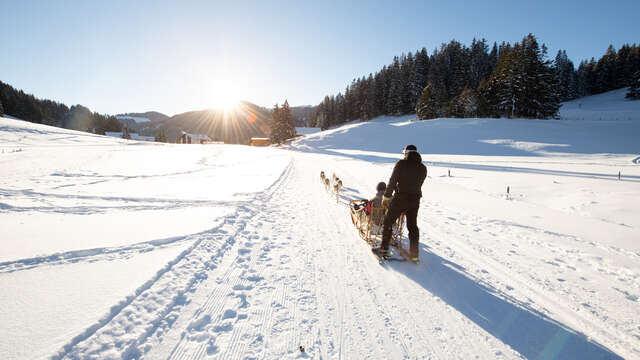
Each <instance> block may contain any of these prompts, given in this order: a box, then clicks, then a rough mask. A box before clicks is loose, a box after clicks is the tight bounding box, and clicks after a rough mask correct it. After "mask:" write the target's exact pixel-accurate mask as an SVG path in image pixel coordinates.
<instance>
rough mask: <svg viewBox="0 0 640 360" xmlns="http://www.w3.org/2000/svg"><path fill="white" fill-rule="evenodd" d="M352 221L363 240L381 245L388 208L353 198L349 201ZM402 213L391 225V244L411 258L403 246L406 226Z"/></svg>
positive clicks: (373, 245)
mask: <svg viewBox="0 0 640 360" xmlns="http://www.w3.org/2000/svg"><path fill="white" fill-rule="evenodd" d="M349 209H350V211H351V222H352V223H353V225H354V226H355V227H356V229H357V230H358V234H359V235H360V237H361V238H362V240H364V241H366V242H367V243H368V244H369V245H370V246H371V247H376V246H380V244H381V243H382V229H383V221H384V215H385V212H386V209H385V208H384V207H382V206H375V205H374V203H373V202H371V201H369V200H351V201H350V202H349ZM404 217H405V215H404V214H402V215H400V217H399V218H398V220H396V222H395V223H394V224H393V226H392V227H391V246H393V247H395V249H397V250H398V252H399V253H400V254H402V256H404V257H405V258H407V259H409V252H408V251H407V250H406V249H405V248H404V247H403V246H402V227H403V226H404Z"/></svg>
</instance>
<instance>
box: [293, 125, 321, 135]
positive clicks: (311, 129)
mask: <svg viewBox="0 0 640 360" xmlns="http://www.w3.org/2000/svg"><path fill="white" fill-rule="evenodd" d="M319 131H320V128H314V127H299V126H297V127H296V134H299V135H308V134H313V133H317V132H319Z"/></svg>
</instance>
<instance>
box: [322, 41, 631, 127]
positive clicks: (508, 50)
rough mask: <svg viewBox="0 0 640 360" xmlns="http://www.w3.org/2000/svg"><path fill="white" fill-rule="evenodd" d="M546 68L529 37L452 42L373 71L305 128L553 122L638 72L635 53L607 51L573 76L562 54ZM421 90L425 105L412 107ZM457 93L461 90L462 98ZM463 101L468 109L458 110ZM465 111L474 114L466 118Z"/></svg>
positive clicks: (329, 101) (540, 49)
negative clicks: (473, 119)
mask: <svg viewBox="0 0 640 360" xmlns="http://www.w3.org/2000/svg"><path fill="white" fill-rule="evenodd" d="M489 49H491V50H489ZM553 60H554V61H553V62H550V61H549V60H548V59H546V47H545V46H544V45H542V46H540V45H539V44H538V42H537V39H536V38H535V36H533V35H532V34H529V35H527V36H525V37H524V39H523V40H522V41H521V42H519V43H516V44H509V43H505V42H502V43H500V44H498V43H493V45H492V46H491V47H490V46H489V44H488V43H487V41H486V40H485V39H480V40H477V39H473V41H472V42H471V46H469V47H467V46H465V45H463V44H461V43H460V42H458V41H455V40H453V41H450V42H449V43H443V44H442V45H441V46H439V47H438V48H437V49H435V50H434V51H433V53H432V54H431V55H429V54H428V53H427V50H426V49H425V48H422V49H421V50H418V51H416V52H415V53H411V52H409V53H408V54H406V55H405V54H402V55H400V56H395V57H394V58H393V61H392V63H391V64H389V65H385V66H383V67H382V69H381V70H380V71H378V72H376V73H374V74H369V76H368V77H361V78H359V79H353V80H352V81H351V84H350V85H349V86H347V87H346V89H345V91H344V96H342V95H340V94H338V95H336V96H333V95H331V96H326V97H325V98H324V100H323V101H322V102H321V103H320V105H319V106H318V107H317V109H316V112H315V114H314V119H312V122H315V123H318V119H320V118H323V119H324V120H325V122H326V123H327V126H328V125H336V124H340V123H344V122H346V121H351V120H356V119H360V120H362V121H366V120H368V119H371V118H374V117H376V116H379V115H401V114H408V113H412V112H414V111H416V112H417V111H418V109H421V111H420V114H422V115H420V114H418V116H419V117H421V118H424V117H423V116H428V117H426V118H433V117H438V116H517V117H520V116H523V117H530V118H549V117H554V116H555V114H556V113H557V108H558V106H559V103H558V102H559V101H566V100H570V99H575V98H578V97H581V96H585V95H591V94H597V93H600V92H604V91H609V90H613V89H618V88H621V87H625V86H630V85H631V79H632V76H633V74H634V73H635V72H636V71H640V47H638V46H637V45H635V44H634V45H632V46H629V45H624V46H622V47H621V48H620V50H618V51H615V49H614V48H613V47H609V49H607V51H606V53H605V55H603V56H602V58H600V59H599V60H596V59H591V60H590V61H583V62H581V63H580V65H579V66H578V69H577V70H576V69H575V67H574V64H573V62H572V61H571V60H570V59H569V57H568V56H567V53H566V51H564V50H560V51H558V53H557V55H556V56H555V58H554V59H553ZM427 84H429V85H430V90H429V91H428V93H429V94H430V102H425V101H426V100H423V101H422V103H421V104H419V100H420V99H421V97H422V95H423V90H424V88H425V87H426V86H427ZM464 89H469V90H468V91H467V93H466V94H465V95H464V96H462V93H463V91H464ZM463 99H464V101H471V103H475V105H469V103H467V104H466V105H464V104H463V102H464V101H463ZM474 100H475V101H474ZM425 106H426V107H425ZM465 106H467V110H465ZM469 106H470V107H471V108H473V107H474V106H475V111H468V107H469ZM461 114H464V115H461Z"/></svg>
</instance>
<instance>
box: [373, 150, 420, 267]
mask: <svg viewBox="0 0 640 360" xmlns="http://www.w3.org/2000/svg"><path fill="white" fill-rule="evenodd" d="M402 153H403V154H404V159H402V160H399V161H398V162H397V163H396V165H395V166H394V168H393V173H391V178H390V179H389V183H388V185H387V189H386V190H385V193H384V197H383V200H382V205H383V206H385V207H387V213H386V214H385V216H384V223H383V224H384V225H383V230H382V244H381V245H380V248H378V249H377V252H378V253H379V254H381V255H382V256H389V255H390V252H389V243H390V241H391V227H392V226H393V223H395V222H396V220H397V219H398V217H400V215H402V213H405V215H406V217H407V229H408V230H409V241H410V242H411V245H410V251H409V254H410V256H411V260H412V261H418V244H419V241H420V233H419V229H418V225H417V217H418V208H419V207H420V198H421V197H422V184H423V183H424V180H425V179H426V177H427V167H426V166H424V164H422V157H421V156H420V154H419V153H418V149H417V148H416V146H415V145H407V146H405V148H404V149H403V150H402ZM392 195H393V197H392Z"/></svg>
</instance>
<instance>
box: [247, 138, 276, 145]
mask: <svg viewBox="0 0 640 360" xmlns="http://www.w3.org/2000/svg"><path fill="white" fill-rule="evenodd" d="M269 145H271V140H270V139H269V138H259V137H253V138H251V146H269Z"/></svg>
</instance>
